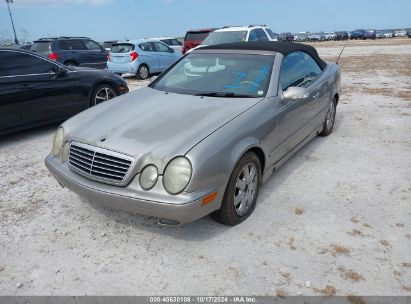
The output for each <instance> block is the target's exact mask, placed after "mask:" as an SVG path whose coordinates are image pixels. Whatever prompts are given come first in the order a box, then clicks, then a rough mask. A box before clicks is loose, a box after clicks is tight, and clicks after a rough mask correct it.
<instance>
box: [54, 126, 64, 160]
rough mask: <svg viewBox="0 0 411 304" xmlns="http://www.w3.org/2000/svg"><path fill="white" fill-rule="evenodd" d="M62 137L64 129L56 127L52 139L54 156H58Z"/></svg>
mask: <svg viewBox="0 0 411 304" xmlns="http://www.w3.org/2000/svg"><path fill="white" fill-rule="evenodd" d="M63 139H64V131H63V128H61V127H60V128H58V129H57V132H56V134H54V139H53V149H52V153H53V155H54V156H58V155H59V153H60V149H61V147H62V146H63Z"/></svg>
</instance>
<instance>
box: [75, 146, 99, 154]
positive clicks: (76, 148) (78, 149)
mask: <svg viewBox="0 0 411 304" xmlns="http://www.w3.org/2000/svg"><path fill="white" fill-rule="evenodd" d="M73 150H74V151H78V152H82V153H84V154H88V155H90V156H93V155H94V153H93V152H92V151H88V150H86V149H81V148H78V147H75V146H74V147H73Z"/></svg>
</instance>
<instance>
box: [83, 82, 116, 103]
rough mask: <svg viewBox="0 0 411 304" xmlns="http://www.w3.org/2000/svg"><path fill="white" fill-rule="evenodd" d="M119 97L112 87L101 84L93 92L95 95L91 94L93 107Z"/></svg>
mask: <svg viewBox="0 0 411 304" xmlns="http://www.w3.org/2000/svg"><path fill="white" fill-rule="evenodd" d="M117 95H118V93H117V92H116V90H115V89H114V88H113V87H112V86H111V85H109V84H101V85H99V86H97V87H96V88H95V89H94V90H93V93H92V94H91V100H90V104H91V106H95V105H98V104H99V103H102V102H104V101H107V100H109V99H112V98H114V97H116V96H117Z"/></svg>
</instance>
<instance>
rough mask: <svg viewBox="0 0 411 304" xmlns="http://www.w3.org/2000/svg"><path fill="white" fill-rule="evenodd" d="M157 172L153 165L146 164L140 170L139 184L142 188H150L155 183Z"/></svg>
mask: <svg viewBox="0 0 411 304" xmlns="http://www.w3.org/2000/svg"><path fill="white" fill-rule="evenodd" d="M157 178H158V172H157V168H156V167H155V166H153V165H148V166H147V167H145V168H144V169H143V171H141V174H140V186H141V188H143V189H144V190H150V189H151V188H153V187H154V186H155V184H156V183H157Z"/></svg>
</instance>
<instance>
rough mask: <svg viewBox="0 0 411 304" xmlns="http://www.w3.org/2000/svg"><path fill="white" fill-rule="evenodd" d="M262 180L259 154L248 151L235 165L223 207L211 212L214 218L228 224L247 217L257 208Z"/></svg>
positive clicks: (236, 222) (233, 223)
mask: <svg viewBox="0 0 411 304" xmlns="http://www.w3.org/2000/svg"><path fill="white" fill-rule="evenodd" d="M260 181H261V165H260V161H259V159H258V157H257V155H255V154H254V153H252V152H247V153H246V154H244V155H243V157H241V159H240V160H239V161H238V163H237V165H236V166H235V168H234V170H233V172H232V174H231V177H230V180H229V181H228V185H227V188H226V190H225V193H224V198H223V202H222V204H221V208H220V209H219V210H217V211H215V212H213V213H212V214H211V216H212V217H213V219H215V220H216V221H218V222H220V223H222V224H224V225H228V226H234V225H237V224H239V223H241V222H243V221H244V220H245V219H247V218H248V217H249V216H250V215H251V214H252V213H253V211H254V209H255V205H256V203H257V197H258V190H259V186H260Z"/></svg>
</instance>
